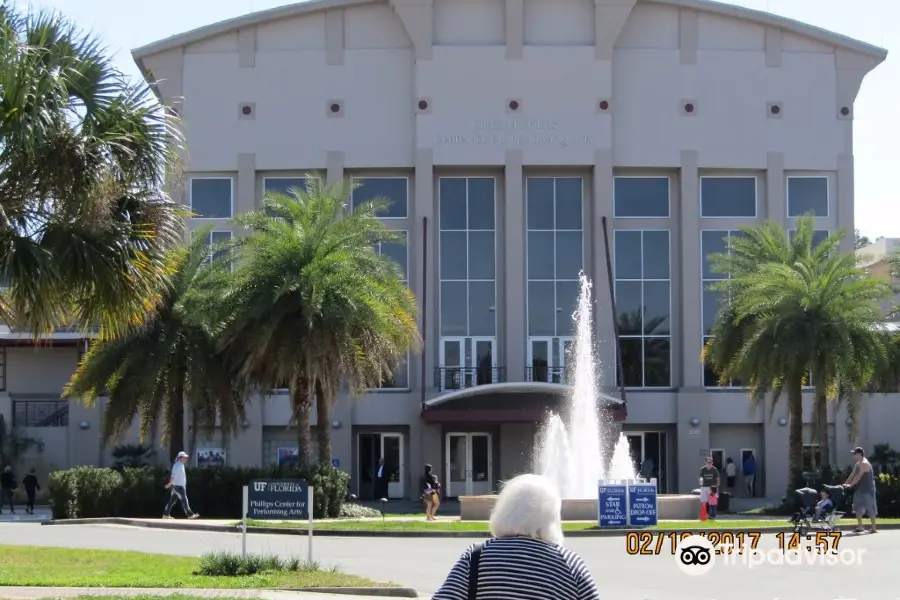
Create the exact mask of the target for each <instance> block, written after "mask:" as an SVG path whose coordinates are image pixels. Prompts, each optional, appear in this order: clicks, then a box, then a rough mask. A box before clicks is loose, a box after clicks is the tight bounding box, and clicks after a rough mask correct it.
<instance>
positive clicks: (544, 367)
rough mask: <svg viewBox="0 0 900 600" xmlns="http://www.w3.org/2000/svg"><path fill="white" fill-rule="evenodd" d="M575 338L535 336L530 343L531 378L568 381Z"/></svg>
mask: <svg viewBox="0 0 900 600" xmlns="http://www.w3.org/2000/svg"><path fill="white" fill-rule="evenodd" d="M573 346H574V340H573V339H572V338H570V337H533V338H530V340H529V344H528V366H529V371H530V373H529V380H530V381H543V382H546V383H561V384H566V383H568V376H567V371H566V369H567V367H568V364H569V361H570V360H571V362H572V363H573V364H574V357H572V358H571V359H570V356H571V355H570V352H571V350H572V348H573Z"/></svg>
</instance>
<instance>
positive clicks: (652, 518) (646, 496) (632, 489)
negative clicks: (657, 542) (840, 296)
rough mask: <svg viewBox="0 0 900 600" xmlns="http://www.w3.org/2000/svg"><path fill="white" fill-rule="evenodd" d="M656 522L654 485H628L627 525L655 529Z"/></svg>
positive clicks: (656, 507) (657, 514) (657, 512)
mask: <svg viewBox="0 0 900 600" xmlns="http://www.w3.org/2000/svg"><path fill="white" fill-rule="evenodd" d="M658 521H659V510H658V505H657V497H656V484H655V483H653V484H650V483H640V484H635V485H629V486H628V524H629V525H632V526H635V527H655V526H656V524H657V523H658Z"/></svg>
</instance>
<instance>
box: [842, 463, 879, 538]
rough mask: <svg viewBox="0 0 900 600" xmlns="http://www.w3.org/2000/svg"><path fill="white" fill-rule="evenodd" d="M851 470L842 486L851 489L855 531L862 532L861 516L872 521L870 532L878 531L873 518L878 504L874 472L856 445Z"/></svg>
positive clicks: (876, 514) (875, 515) (876, 513)
mask: <svg viewBox="0 0 900 600" xmlns="http://www.w3.org/2000/svg"><path fill="white" fill-rule="evenodd" d="M853 461H854V465H853V471H852V472H851V473H850V477H848V478H847V481H846V483H844V487H848V488H854V490H853V512H854V514H856V529H855V530H854V531H856V533H863V532H864V531H865V529H863V522H862V520H863V517H864V516H868V517H869V519H870V520H871V522H872V528H871V529H870V530H869V531H870V532H872V533H878V527H877V526H876V524H875V519H876V517H877V516H878V506H877V503H876V499H875V472H874V471H873V470H872V464H871V463H870V462H869V459H868V458H866V451H865V450H863V449H862V448H859V447H856V448H854V449H853Z"/></svg>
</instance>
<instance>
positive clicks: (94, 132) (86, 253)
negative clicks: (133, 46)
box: [0, 3, 184, 336]
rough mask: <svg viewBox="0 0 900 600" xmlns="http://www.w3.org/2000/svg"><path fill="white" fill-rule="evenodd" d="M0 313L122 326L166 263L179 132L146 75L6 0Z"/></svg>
mask: <svg viewBox="0 0 900 600" xmlns="http://www.w3.org/2000/svg"><path fill="white" fill-rule="evenodd" d="M0 114H2V118H0V276H2V277H3V278H4V279H5V286H7V289H6V290H5V291H4V292H3V294H2V296H0V318H2V319H3V320H5V321H7V322H8V323H10V324H13V325H16V326H19V327H21V328H24V329H27V330H29V331H30V332H32V333H33V334H34V335H35V336H38V335H40V334H41V333H45V332H49V331H52V330H53V329H54V328H55V327H57V326H59V325H62V324H71V323H73V322H74V323H77V324H79V325H80V326H83V327H88V326H100V331H101V335H103V336H106V335H108V334H116V333H118V332H120V331H122V330H123V329H124V328H125V327H126V326H128V325H130V324H134V323H136V322H139V320H140V318H141V316H142V315H143V314H144V313H145V312H146V311H147V309H148V308H149V307H150V306H152V304H153V301H154V297H153V294H154V293H156V292H158V290H159V289H160V286H159V284H160V283H161V282H162V281H164V280H165V279H166V278H167V276H168V275H169V274H170V272H171V265H170V264H169V263H167V262H166V256H167V255H166V254H165V250H166V248H168V247H170V246H172V245H175V244H177V243H179V241H180V239H181V236H182V232H183V228H184V221H183V214H184V211H183V210H181V209H179V208H178V207H177V206H176V204H174V203H173V202H171V201H169V199H168V198H167V196H166V194H165V192H164V191H163V189H164V184H165V181H166V178H167V176H171V175H172V172H173V170H175V169H177V165H178V159H177V156H178V149H179V147H180V145H181V137H180V134H179V131H178V128H177V127H176V121H175V119H174V117H173V115H172V114H170V113H169V112H168V111H166V110H164V109H163V108H161V107H160V106H159V105H158V103H157V102H156V101H155V99H154V96H153V94H152V92H151V91H150V88H149V87H148V86H147V85H146V84H145V83H144V82H143V81H142V82H140V83H139V84H133V83H130V82H129V81H128V80H127V78H126V77H125V76H124V75H123V74H122V73H121V72H119V71H118V70H116V69H115V68H114V67H113V64H112V56H111V55H109V54H107V53H106V51H105V50H104V49H103V47H102V46H101V45H100V43H99V42H98V40H97V39H96V38H95V37H93V36H91V35H88V34H84V33H82V32H81V31H79V30H78V29H77V28H76V27H75V26H74V25H73V24H72V23H70V22H69V21H68V20H66V19H65V17H62V16H60V15H58V14H54V13H49V12H41V13H36V14H31V13H29V14H27V15H24V16H23V15H20V14H18V13H17V12H16V11H15V9H14V8H13V7H12V6H11V5H10V3H4V4H3V5H2V6H0Z"/></svg>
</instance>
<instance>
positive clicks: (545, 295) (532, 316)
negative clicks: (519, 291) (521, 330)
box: [528, 281, 556, 336]
mask: <svg viewBox="0 0 900 600" xmlns="http://www.w3.org/2000/svg"><path fill="white" fill-rule="evenodd" d="M553 290H554V283H553V282H552V281H529V282H528V335H532V336H534V335H554V333H555V329H554V326H555V322H556V306H555V304H556V302H555V300H554V294H553Z"/></svg>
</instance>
